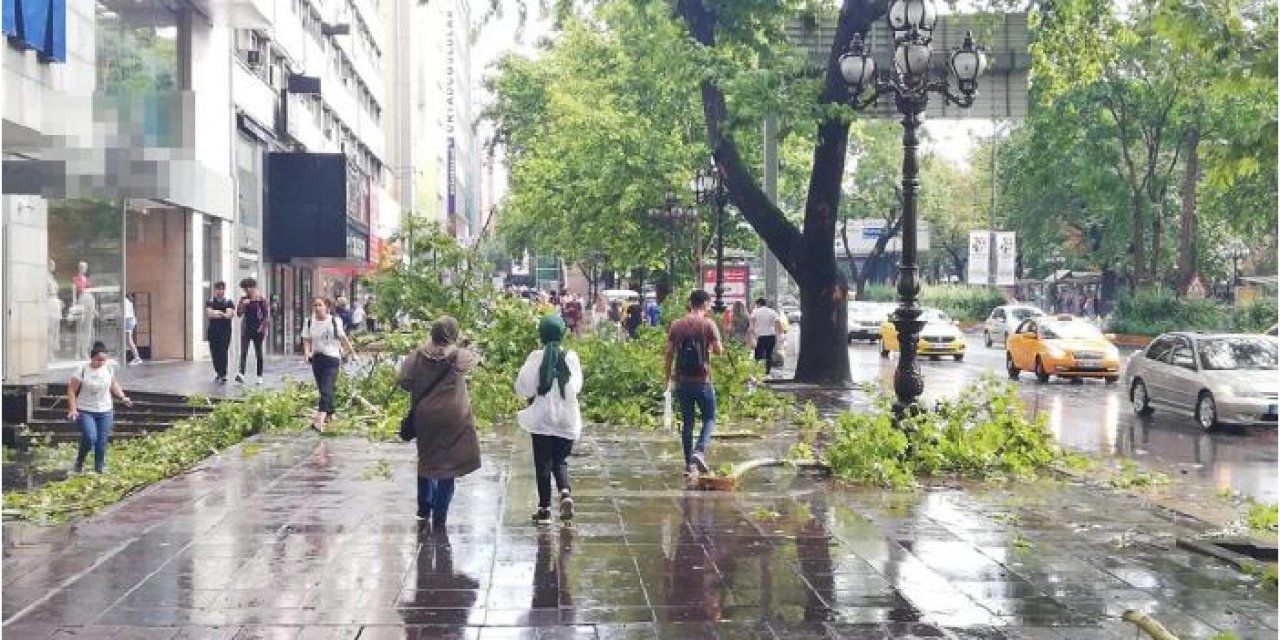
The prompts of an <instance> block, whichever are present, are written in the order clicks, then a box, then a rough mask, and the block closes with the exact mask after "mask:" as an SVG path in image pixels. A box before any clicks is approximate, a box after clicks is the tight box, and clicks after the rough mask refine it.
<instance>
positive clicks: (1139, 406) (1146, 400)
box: [1129, 378, 1154, 416]
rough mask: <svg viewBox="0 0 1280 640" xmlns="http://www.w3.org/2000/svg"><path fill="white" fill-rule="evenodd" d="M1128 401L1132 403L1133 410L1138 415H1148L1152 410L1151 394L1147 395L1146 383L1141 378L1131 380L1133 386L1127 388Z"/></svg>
mask: <svg viewBox="0 0 1280 640" xmlns="http://www.w3.org/2000/svg"><path fill="white" fill-rule="evenodd" d="M1129 402H1130V403H1131V404H1132V405H1133V412H1134V413H1136V414H1138V415H1140V416H1149V415H1151V412H1152V411H1154V409H1152V408H1151V396H1149V395H1147V385H1146V383H1145V382H1143V381H1142V378H1138V379H1137V380H1134V381H1133V388H1131V389H1129Z"/></svg>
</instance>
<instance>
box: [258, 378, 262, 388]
mask: <svg viewBox="0 0 1280 640" xmlns="http://www.w3.org/2000/svg"><path fill="white" fill-rule="evenodd" d="M258 386H262V376H258Z"/></svg>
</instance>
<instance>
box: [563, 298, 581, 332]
mask: <svg viewBox="0 0 1280 640" xmlns="http://www.w3.org/2000/svg"><path fill="white" fill-rule="evenodd" d="M560 315H561V316H563V317H564V325H565V328H566V329H568V330H569V331H571V332H573V335H575V336H576V335H580V334H581V332H582V300H581V299H580V298H578V296H576V295H571V296H568V297H567V298H565V301H564V305H563V306H562V307H561V308H560Z"/></svg>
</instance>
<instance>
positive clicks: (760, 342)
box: [747, 298, 783, 376]
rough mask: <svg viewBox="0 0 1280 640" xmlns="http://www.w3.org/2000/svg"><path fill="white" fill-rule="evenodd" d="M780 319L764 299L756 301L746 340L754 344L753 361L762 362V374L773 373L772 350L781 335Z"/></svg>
mask: <svg viewBox="0 0 1280 640" xmlns="http://www.w3.org/2000/svg"><path fill="white" fill-rule="evenodd" d="M782 332H783V331H782V317H781V316H779V315H778V312H777V311H774V310H773V309H771V308H769V302H768V301H767V300H765V299H764V298H757V299H756V308H755V311H752V312H751V326H750V327H749V328H748V329H747V335H748V336H749V337H748V339H749V340H752V341H754V342H755V359H756V360H764V374H765V375H766V376H767V375H769V374H770V373H771V372H772V371H773V350H774V349H776V348H777V346H778V336H779V335H780V334H782Z"/></svg>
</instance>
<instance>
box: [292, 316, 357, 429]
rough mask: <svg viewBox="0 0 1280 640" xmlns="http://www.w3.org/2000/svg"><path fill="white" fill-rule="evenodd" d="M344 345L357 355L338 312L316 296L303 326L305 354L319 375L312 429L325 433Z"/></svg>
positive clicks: (330, 416)
mask: <svg viewBox="0 0 1280 640" xmlns="http://www.w3.org/2000/svg"><path fill="white" fill-rule="evenodd" d="M343 347H346V353H347V355H349V356H351V357H353V358H354V357H355V355H356V349H355V347H353V346H351V339H350V338H348V337H347V332H346V331H344V330H343V328H342V321H341V320H339V319H338V316H337V314H334V313H329V302H328V301H327V300H325V299H324V298H316V299H315V300H313V301H312V302H311V315H310V316H309V317H308V318H307V321H306V322H305V323H303V325H302V353H303V355H304V357H306V359H307V363H308V364H310V365H311V373H312V374H313V375H314V376H315V378H316V390H317V391H319V392H320V400H319V402H318V403H317V404H316V410H315V413H313V414H312V415H311V428H312V429H313V430H314V431H315V432H316V433H324V425H325V423H326V422H328V421H329V420H330V419H331V418H332V417H333V388H334V386H335V385H336V384H337V383H338V371H339V370H341V368H342V360H343Z"/></svg>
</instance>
